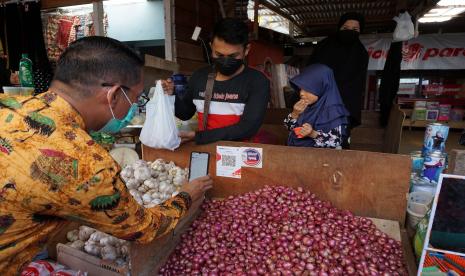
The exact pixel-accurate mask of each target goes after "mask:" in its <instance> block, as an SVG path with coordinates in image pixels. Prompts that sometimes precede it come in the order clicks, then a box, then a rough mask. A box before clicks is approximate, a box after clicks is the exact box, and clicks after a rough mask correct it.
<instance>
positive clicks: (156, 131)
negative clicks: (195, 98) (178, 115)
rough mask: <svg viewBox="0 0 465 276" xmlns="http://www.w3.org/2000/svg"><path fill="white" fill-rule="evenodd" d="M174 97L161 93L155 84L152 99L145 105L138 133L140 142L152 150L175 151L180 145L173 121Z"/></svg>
mask: <svg viewBox="0 0 465 276" xmlns="http://www.w3.org/2000/svg"><path fill="white" fill-rule="evenodd" d="M174 100H175V97H174V96H168V95H166V94H165V93H163V88H162V86H161V81H158V82H157V86H156V87H155V93H154V96H153V98H151V99H150V101H149V102H148V103H147V106H146V110H147V115H146V119H145V123H144V126H143V127H142V131H141V133H140V137H139V139H140V141H141V142H142V143H143V144H144V145H146V146H148V147H152V148H161V149H169V150H175V149H176V148H178V147H179V145H180V144H181V138H180V137H179V136H178V129H177V127H176V121H175V119H174Z"/></svg>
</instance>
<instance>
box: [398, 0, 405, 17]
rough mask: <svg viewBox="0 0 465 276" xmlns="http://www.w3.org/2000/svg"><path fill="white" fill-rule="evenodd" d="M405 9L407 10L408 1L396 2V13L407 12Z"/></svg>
mask: <svg viewBox="0 0 465 276" xmlns="http://www.w3.org/2000/svg"><path fill="white" fill-rule="evenodd" d="M407 9H408V0H397V4H396V13H399V12H400V11H401V10H407ZM396 15H397V14H396Z"/></svg>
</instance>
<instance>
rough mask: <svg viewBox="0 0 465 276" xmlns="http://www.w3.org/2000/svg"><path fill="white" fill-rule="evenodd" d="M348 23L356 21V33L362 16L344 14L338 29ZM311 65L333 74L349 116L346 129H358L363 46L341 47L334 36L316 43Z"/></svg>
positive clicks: (355, 43)
mask: <svg viewBox="0 0 465 276" xmlns="http://www.w3.org/2000/svg"><path fill="white" fill-rule="evenodd" d="M351 19H352V20H357V21H359V23H360V29H361V30H362V29H363V27H364V20H363V16H361V15H360V14H358V13H348V14H344V15H343V16H342V17H341V20H340V22H339V25H340V26H342V25H343V24H344V23H345V22H346V21H347V20H351ZM314 63H322V64H325V65H327V66H329V67H330V68H331V69H332V70H333V72H334V76H335V78H336V83H337V85H338V88H339V91H340V93H341V98H342V100H343V101H344V104H345V106H346V108H347V110H348V111H349V112H350V127H355V126H358V125H360V123H361V116H362V111H361V110H362V101H363V100H362V99H363V94H364V93H365V86H366V74H367V67H368V52H367V50H366V49H365V46H363V44H362V42H360V40H359V39H356V40H354V41H353V42H352V43H350V44H348V43H344V42H343V41H341V39H340V36H339V32H337V33H335V34H333V35H330V36H328V37H327V38H325V39H323V40H322V41H321V42H319V43H318V45H317V47H316V48H315V51H314V53H313V55H312V57H311V59H310V64H314Z"/></svg>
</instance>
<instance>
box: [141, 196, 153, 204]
mask: <svg viewBox="0 0 465 276" xmlns="http://www.w3.org/2000/svg"><path fill="white" fill-rule="evenodd" d="M142 201H143V202H144V203H149V202H151V201H152V196H151V195H150V194H144V195H143V196H142Z"/></svg>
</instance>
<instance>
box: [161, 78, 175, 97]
mask: <svg viewBox="0 0 465 276" xmlns="http://www.w3.org/2000/svg"><path fill="white" fill-rule="evenodd" d="M161 86H162V87H163V91H164V92H165V94H166V95H173V93H174V83H173V80H172V79H170V78H168V79H166V80H161Z"/></svg>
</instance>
